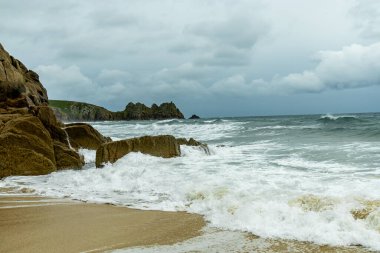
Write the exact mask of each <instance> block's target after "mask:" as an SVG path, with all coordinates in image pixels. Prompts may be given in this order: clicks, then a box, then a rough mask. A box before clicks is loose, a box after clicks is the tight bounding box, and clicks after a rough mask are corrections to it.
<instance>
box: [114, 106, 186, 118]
mask: <svg viewBox="0 0 380 253" xmlns="http://www.w3.org/2000/svg"><path fill="white" fill-rule="evenodd" d="M183 118H184V117H183V114H182V113H181V111H180V110H179V109H178V108H177V106H176V105H175V104H174V103H173V102H170V103H162V104H161V105H160V106H158V105H156V104H153V105H152V107H147V106H146V105H144V104H141V103H136V104H134V103H129V104H128V105H127V106H126V107H125V110H124V111H122V112H116V113H115V119H116V120H151V119H183Z"/></svg>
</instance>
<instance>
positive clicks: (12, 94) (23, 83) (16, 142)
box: [0, 45, 83, 178]
mask: <svg viewBox="0 0 380 253" xmlns="http://www.w3.org/2000/svg"><path fill="white" fill-rule="evenodd" d="M47 105H48V96H47V92H46V89H45V88H44V87H43V86H42V84H41V83H40V81H39V77H38V75H37V74H36V73H35V72H33V71H31V70H28V69H27V68H26V67H25V66H24V64H22V63H21V62H20V61H19V60H17V59H15V58H14V57H13V56H11V55H9V53H8V52H6V51H5V50H4V48H3V47H2V46H1V45H0V178H1V177H6V176H10V175H41V174H46V173H50V172H52V171H56V170H58V169H64V168H80V167H81V166H82V165H83V159H82V158H81V157H80V156H79V154H78V153H77V152H75V151H74V150H72V149H71V148H70V147H69V145H68V141H67V135H66V133H65V131H64V130H63V129H62V128H61V126H62V123H61V122H59V121H57V119H56V117H55V115H54V113H53V111H52V110H51V108H49V107H48V106H47Z"/></svg>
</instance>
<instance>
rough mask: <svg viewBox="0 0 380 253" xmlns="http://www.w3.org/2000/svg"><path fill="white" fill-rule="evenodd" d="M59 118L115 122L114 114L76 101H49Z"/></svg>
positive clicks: (64, 119)
mask: <svg viewBox="0 0 380 253" xmlns="http://www.w3.org/2000/svg"><path fill="white" fill-rule="evenodd" d="M49 105H50V107H52V108H53V111H54V113H55V115H56V117H57V118H59V119H60V120H63V121H97V120H113V119H114V115H113V112H111V111H108V110H107V109H105V108H103V107H100V106H96V105H92V104H87V103H81V102H74V101H63V100H49Z"/></svg>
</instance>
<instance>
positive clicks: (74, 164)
mask: <svg viewBox="0 0 380 253" xmlns="http://www.w3.org/2000/svg"><path fill="white" fill-rule="evenodd" d="M53 145H54V155H55V160H56V161H57V170H63V169H80V168H82V166H83V165H84V157H82V156H80V155H79V154H78V153H77V152H75V150H73V149H71V148H69V147H67V146H66V145H64V144H63V143H62V142H59V141H55V142H54V143H53Z"/></svg>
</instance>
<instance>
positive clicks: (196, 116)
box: [189, 114, 200, 119]
mask: <svg viewBox="0 0 380 253" xmlns="http://www.w3.org/2000/svg"><path fill="white" fill-rule="evenodd" d="M189 119H200V117H199V116H198V115H196V114H193V115H191V117H190V118H189Z"/></svg>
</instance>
